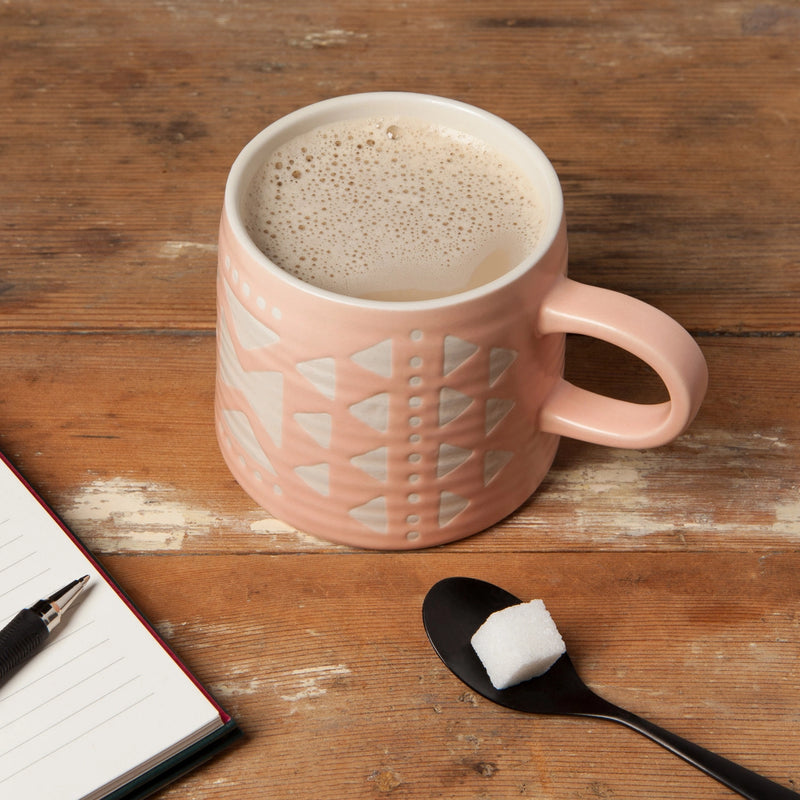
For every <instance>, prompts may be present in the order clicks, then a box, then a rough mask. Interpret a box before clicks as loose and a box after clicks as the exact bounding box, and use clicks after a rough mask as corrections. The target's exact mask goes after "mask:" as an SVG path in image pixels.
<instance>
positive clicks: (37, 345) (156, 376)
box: [0, 334, 800, 552]
mask: <svg viewBox="0 0 800 800" xmlns="http://www.w3.org/2000/svg"><path fill="white" fill-rule="evenodd" d="M701 343H702V347H703V349H704V352H705V354H706V357H707V359H708V361H709V365H710V373H711V387H710V390H709V394H708V397H707V399H706V401H705V404H704V406H703V408H702V409H701V411H700V414H699V416H698V418H697V420H696V421H695V423H694V424H693V425H692V427H691V428H690V429H689V431H688V432H687V433H686V434H685V435H684V436H682V437H681V438H680V439H678V440H677V441H676V442H674V443H673V444H671V445H668V446H666V447H663V448H659V449H656V450H642V451H638V450H633V451H628V450H617V449H608V448H602V447H597V446H593V445H587V444H583V443H580V442H575V441H569V440H564V441H563V442H562V446H561V449H560V452H559V455H558V456H557V459H556V463H555V465H554V467H553V469H552V470H551V472H550V474H549V475H548V477H547V479H546V481H545V483H544V484H543V486H542V487H541V488H540V490H539V491H538V492H537V493H536V494H534V496H533V497H532V498H531V500H529V501H528V503H527V504H526V505H525V506H524V507H523V508H522V509H520V510H519V511H518V512H517V513H516V514H514V515H512V516H511V517H509V518H508V519H506V520H504V521H503V522H502V523H500V524H499V525H497V526H496V527H495V528H494V529H492V530H491V531H489V532H486V533H483V534H480V535H479V536H476V537H473V538H472V539H469V540H466V541H464V542H461V543H458V544H454V545H451V547H452V548H455V549H459V550H467V551H484V550H489V551H493V552H494V551H519V550H522V551H541V550H588V549H594V548H599V549H611V550H643V549H659V550H687V549H688V550H695V549H697V550H707V549H712V550H716V549H721V550H728V549H736V550H759V551H763V550H768V549H776V548H777V549H791V550H795V551H796V550H797V549H798V547H800V498H798V488H797V476H798V449H799V448H800V408H798V405H797V402H796V398H797V396H798V395H799V394H800V373H798V371H797V370H796V369H795V368H794V365H796V364H797V363H799V362H800V339H797V338H794V337H789V338H767V339H763V338H746V339H735V338H733V339H732V338H727V337H722V338H708V339H703V340H701ZM569 362H570V368H569V377H570V378H571V379H572V380H574V381H576V382H578V383H580V384H581V385H584V386H586V387H588V388H591V389H594V390H596V391H602V392H606V393H612V394H616V395H618V396H622V397H627V398H629V399H634V400H641V401H653V400H656V399H658V398H659V397H660V392H661V389H660V387H659V386H658V385H657V381H656V380H655V379H654V378H653V376H652V375H650V374H648V371H647V369H646V368H644V367H643V366H641V365H640V364H639V363H638V362H635V361H633V360H632V359H630V358H623V357H622V356H620V355H618V354H617V353H615V352H613V351H611V348H606V347H604V346H601V345H599V344H597V343H595V342H593V341H591V340H585V339H576V340H575V341H574V342H571V347H570V353H569ZM213 380H214V339H213V337H211V336H207V335H203V336H188V335H166V334H165V335H160V336H152V335H146V334H130V335H126V336H111V335H99V334H98V335H41V334H40V335H30V334H24V335H23V334H6V335H3V336H1V337H0V384H2V385H4V386H5V387H6V388H5V389H4V391H3V393H2V395H1V396H0V415H2V417H3V427H2V431H0V447H2V448H3V449H4V451H5V452H6V453H7V454H8V455H9V456H10V457H11V458H12V459H14V460H16V462H17V464H18V466H19V467H20V468H21V469H22V470H23V471H24V472H25V474H27V475H28V476H29V479H30V480H31V481H32V482H33V483H34V484H35V485H36V486H37V487H39V488H40V490H41V491H42V492H43V494H44V495H45V496H46V497H47V499H49V500H50V502H51V503H53V505H54V506H55V507H56V508H57V509H58V511H59V512H60V513H61V514H63V516H64V517H65V519H66V520H67V521H68V522H69V523H70V524H71V526H72V527H73V528H74V529H75V531H76V532H77V533H78V534H79V535H81V536H83V537H84V538H85V539H86V540H87V542H88V543H89V544H90V545H91V546H92V547H94V548H95V549H97V550H100V551H102V552H115V551H125V552H128V551H130V552H147V551H153V550H155V551H170V550H181V551H184V552H218V551H223V552H224V551H232V552H242V551H243V550H246V551H253V552H296V551H301V552H302V551H307V550H312V551H316V550H326V549H335V550H338V549H341V548H337V547H335V546H333V545H327V544H325V543H323V542H320V541H318V540H317V539H314V538H313V537H309V536H306V535H305V534H303V533H298V532H296V531H294V530H293V529H291V528H289V527H287V526H286V525H284V524H283V523H281V522H279V521H277V520H274V519H272V518H271V517H270V516H269V514H267V513H266V512H265V511H263V510H261V509H260V508H259V507H257V506H256V505H255V504H254V503H253V502H252V501H251V500H250V499H249V498H248V497H247V496H246V495H245V494H244V492H243V491H242V490H241V489H240V488H239V486H238V484H236V483H235V481H234V480H233V479H232V477H231V476H230V473H229V472H228V469H227V467H226V466H225V464H224V462H223V461H222V458H221V456H220V453H219V450H218V447H217V443H216V437H215V434H214V427H213Z"/></svg>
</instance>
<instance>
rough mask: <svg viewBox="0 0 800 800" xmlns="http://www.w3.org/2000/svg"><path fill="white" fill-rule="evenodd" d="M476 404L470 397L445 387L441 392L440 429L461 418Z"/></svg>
mask: <svg viewBox="0 0 800 800" xmlns="http://www.w3.org/2000/svg"><path fill="white" fill-rule="evenodd" d="M473 402H475V401H474V400H473V399H472V398H471V397H470V396H469V395H466V394H464V393H463V392H459V391H458V389H451V388H450V387H449V386H445V387H443V388H442V389H441V391H440V392H439V427H444V426H445V425H447V424H448V423H450V422H452V421H453V420H454V419H457V418H458V417H460V416H461V415H462V414H463V413H464V412H465V411H466V410H467V409H468V408H469V407H470V406H471V405H472V404H473Z"/></svg>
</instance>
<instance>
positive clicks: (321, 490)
mask: <svg viewBox="0 0 800 800" xmlns="http://www.w3.org/2000/svg"><path fill="white" fill-rule="evenodd" d="M294 471H295V472H296V473H297V476H298V477H299V478H300V479H301V480H302V481H304V482H305V483H306V484H307V485H308V486H310V487H311V488H312V489H313V490H314V491H315V492H317V493H318V494H321V495H323V496H324V497H327V496H328V495H329V494H330V465H329V464H312V465H310V466H307V467H295V468H294Z"/></svg>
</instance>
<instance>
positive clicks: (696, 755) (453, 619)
mask: <svg viewBox="0 0 800 800" xmlns="http://www.w3.org/2000/svg"><path fill="white" fill-rule="evenodd" d="M520 602H521V601H520V600H519V599H518V598H517V597H515V596H514V595H513V594H509V592H507V591H505V590H504V589H501V588H500V587H499V586H495V585H494V584H492V583H487V582H486V581H481V580H477V579H475V578H445V579H444V580H442V581H439V582H438V583H437V584H435V585H434V586H433V587H432V588H431V589H430V591H429V592H428V594H427V595H426V597H425V600H424V602H423V604H422V620H423V624H424V626H425V632H426V633H427V634H428V639H429V640H430V643H431V645H432V646H433V649H434V650H435V651H436V653H437V655H438V656H439V658H441V659H442V661H443V662H444V664H445V666H447V667H448V668H449V669H450V670H451V671H452V672H453V673H454V674H455V675H456V676H457V677H458V678H460V679H461V680H462V681H463V682H464V683H465V684H466V685H467V686H469V688H470V689H472V690H473V691H475V692H477V693H478V694H480V695H482V696H483V697H485V698H487V699H488V700H491V701H492V702H494V703H497V704H499V705H501V706H505V707H506V708H510V709H513V710H515V711H523V712H525V713H529V714H560V715H568V716H583V717H596V718H600V719H607V720H611V721H613V722H619V723H620V724H622V725H626V726H627V727H629V728H631V729H633V730H635V731H637V732H638V733H641V734H643V735H644V736H647V737H648V738H649V739H652V740H653V741H654V742H657V743H658V744H660V745H661V746H662V747H665V748H667V750H669V751H670V752H672V753H674V754H675V755H677V756H679V757H680V758H682V759H684V760H685V761H687V762H688V763H690V764H692V765H693V766H695V767H697V768H698V769H700V770H702V771H703V772H705V773H706V774H707V775H709V776H711V777H712V778H715V779H716V780H718V781H719V782H720V783H722V784H724V785H725V786H727V787H728V788H729V789H732V790H733V791H735V792H738V793H739V794H740V795H742V797H746V798H749V800H800V795H798V794H797V793H796V792H793V791H791V790H790V789H787V788H785V787H783V786H781V785H780V784H777V783H775V782H773V781H771V780H769V779H767V778H765V777H763V776H761V775H758V774H756V773H755V772H751V771H750V770H748V769H745V768H744V767H742V766H740V765H739V764H735V763H734V762H732V761H729V760H728V759H725V758H723V757H722V756H718V755H716V754H715V753H712V752H711V751H709V750H706V749H704V748H702V747H699V746H698V745H696V744H693V743H692V742H689V741H687V740H686V739H682V738H681V737H679V736H676V735H675V734H673V733H670V732H669V731H666V730H664V729H663V728H659V727H658V726H657V725H654V724H653V723H651V722H648V721H647V720H645V719H642V718H641V717H638V716H636V715H635V714H632V713H631V712H629V711H626V710H625V709H623V708H619V707H618V706H615V705H614V704H613V703H609V702H608V701H607V700H604V699H603V698H602V697H600V696H598V695H597V694H595V693H594V692H593V691H592V690H591V689H590V688H589V687H588V686H586V684H585V683H584V682H583V681H582V680H581V678H580V676H579V675H578V673H577V671H576V670H575V667H574V666H573V664H572V661H571V660H570V658H569V654H568V653H565V654H564V655H563V656H561V658H559V659H558V661H556V663H555V664H553V666H552V667H550V669H549V670H548V671H547V672H545V673H544V674H543V675H540V676H539V677H536V678H531V679H530V680H527V681H523V682H522V683H518V684H516V685H515V686H510V687H508V688H507V689H495V688H494V686H492V683H491V681H490V680H489V676H488V674H487V672H486V670H485V668H484V666H483V664H482V663H481V660H480V659H479V658H478V655H477V653H476V652H475V650H474V649H473V648H472V644H471V643H470V639H471V638H472V635H473V634H474V633H475V631H476V630H478V628H479V627H480V626H481V625H482V624H483V623H484V622H485V621H486V619H487V617H489V615H490V614H493V613H494V612H495V611H500V610H501V609H503V608H506V607H508V606H511V605H516V604H517V603H520Z"/></svg>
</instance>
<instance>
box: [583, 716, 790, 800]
mask: <svg viewBox="0 0 800 800" xmlns="http://www.w3.org/2000/svg"><path fill="white" fill-rule="evenodd" d="M597 716H603V717H605V718H606V719H610V720H614V721H615V722H620V723H622V724H623V725H627V726H628V727H629V728H632V729H633V730H635V731H638V732H639V733H641V734H643V735H644V736H647V738H648V739H652V740H653V741H654V742H657V743H658V744H660V745H661V746H662V747H666V748H667V750H669V751H670V752H672V753H674V754H675V755H676V756H679V757H680V758H682V759H684V761H688V762H689V763H690V764H691V765H692V766H695V767H697V768H698V769H699V770H702V771H703V772H705V773H706V774H707V775H710V776H711V777H712V778H716V780H718V781H719V782H720V783H722V784H724V785H725V786H727V787H728V788H729V789H733V791H735V792H738V793H739V794H740V795H742V797H746V798H748V800H800V794H797V792H793V791H792V790H791V789H787V788H786V787H784V786H781V785H780V784H778V783H775V782H774V781H771V780H769V779H768V778H765V777H764V776H763V775H758V774H757V773H755V772H751V771H750V770H749V769H745V768H744V767H742V766H740V765H739V764H735V763H734V762H733V761H728V759H727V758H723V757H722V756H718V755H717V754H716V753H712V752H711V751H710V750H706V749H705V748H703V747H700V746H699V745H696V744H693V743H692V742H689V741H687V740H686V739H682V738H681V737H680V736H676V735H675V734H674V733H670V732H669V731H666V730H664V729H663V728H659V727H658V725H654V724H653V723H652V722H648V721H647V720H646V719H642V718H641V717H637V716H636V714H632V713H631V712H630V711H626V710H625V709H623V708H617V707H616V706H615V707H614V708H613V711H610V712H608V713H605V714H598V715H597Z"/></svg>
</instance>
